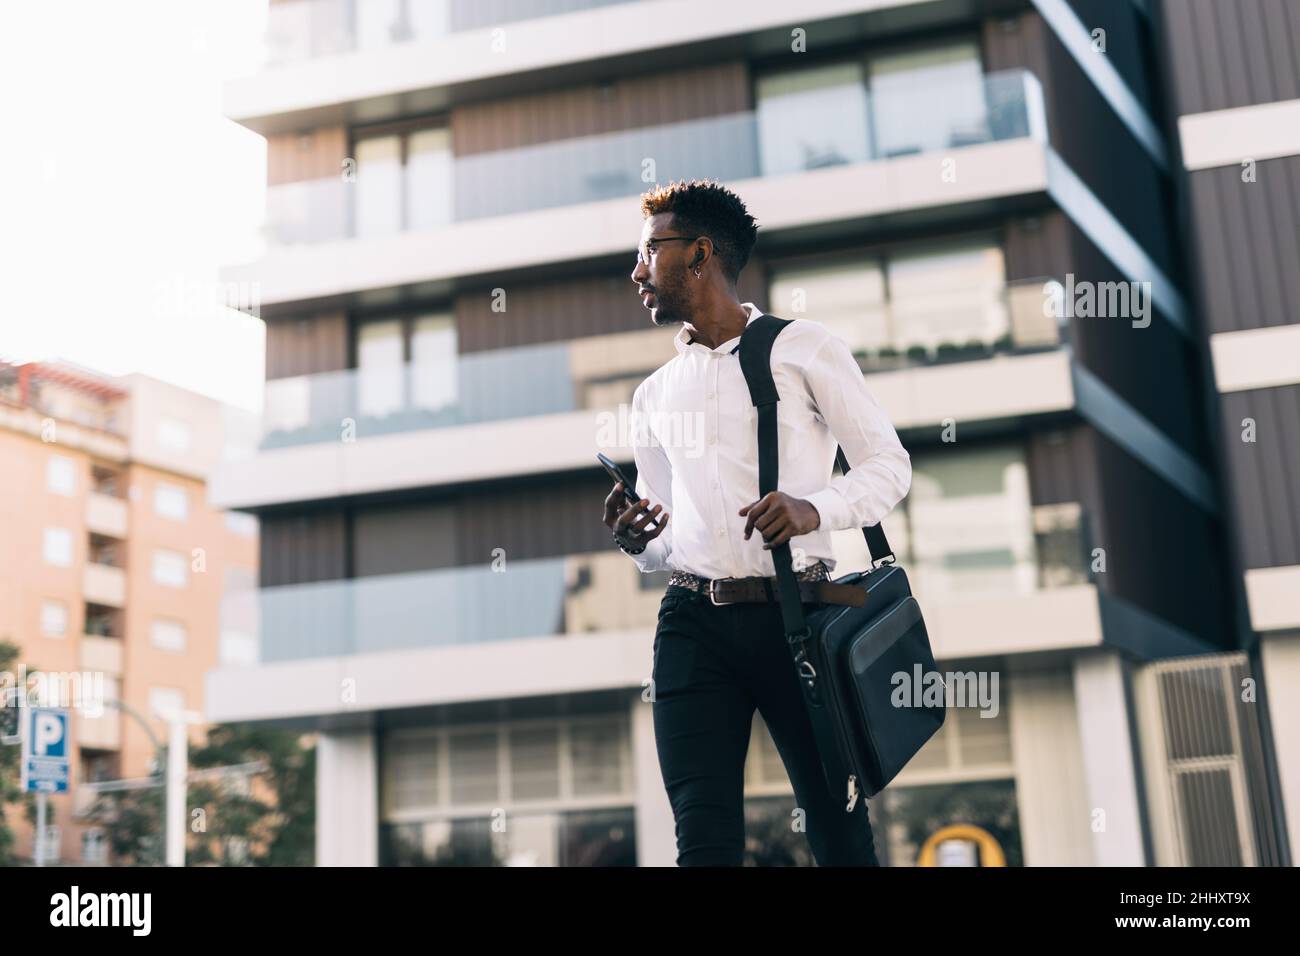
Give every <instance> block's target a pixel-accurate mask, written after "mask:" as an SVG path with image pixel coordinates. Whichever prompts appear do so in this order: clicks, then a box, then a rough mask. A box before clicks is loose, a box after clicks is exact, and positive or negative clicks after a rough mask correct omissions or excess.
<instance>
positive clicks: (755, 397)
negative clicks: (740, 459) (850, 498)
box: [739, 313, 894, 564]
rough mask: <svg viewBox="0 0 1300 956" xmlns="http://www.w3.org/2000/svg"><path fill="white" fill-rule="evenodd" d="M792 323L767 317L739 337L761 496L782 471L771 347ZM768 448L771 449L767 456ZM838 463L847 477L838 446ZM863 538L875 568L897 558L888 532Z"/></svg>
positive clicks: (869, 532) (867, 531)
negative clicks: (754, 413) (754, 420)
mask: <svg viewBox="0 0 1300 956" xmlns="http://www.w3.org/2000/svg"><path fill="white" fill-rule="evenodd" d="M792 321H793V319H779V318H777V317H776V316H774V315H768V314H766V313H764V314H763V315H761V316H759V317H758V318H757V319H755V320H754V321H753V322H751V323H749V325H748V326H746V328H745V331H744V332H743V333H741V336H740V345H739V349H740V371H741V372H742V374H744V376H745V384H746V385H747V386H749V400H750V401H751V402H752V403H753V405H754V407H755V408H757V409H758V493H759V495H760V496H762V495H765V494H767V493H768V492H769V491H776V485H777V480H778V477H779V476H778V470H779V467H780V459H779V457H778V453H779V452H778V449H777V428H776V403H777V402H778V401H780V396H779V395H778V394H777V391H776V382H775V381H774V380H773V379H772V344H773V343H774V342H775V341H776V337H777V336H778V335H780V334H781V330H782V329H784V328H785V327H786V326H787V325H789V324H790V323H791V322H792ZM765 406H766V407H770V409H771V412H772V414H771V416H770V419H771V420H770V422H769V424H768V425H767V426H766V427H765V426H764V424H763V423H764V416H763V408H764V407H765ZM765 436H767V437H766V438H765ZM765 446H770V447H768V448H767V451H766V452H765V450H764V449H765ZM768 457H770V458H771V461H770V462H769V466H768V469H767V471H768V472H770V475H769V477H770V484H769V483H767V482H765V481H764V473H765V470H764V467H763V463H764V460H765V458H768ZM835 461H836V462H837V463H838V464H839V466H840V471H842V472H844V473H845V474H848V471H849V461H848V458H846V457H845V455H844V449H843V448H840V447H839V446H836V448H835ZM862 536H863V537H864V538H866V539H867V551H869V552H870V554H871V562H872V564H878V563H879V562H881V561H883V560H884V559H885V558H893V557H894V552H893V549H891V548H890V547H889V539H888V538H886V537H885V530H884V528H882V527H881V526H880V525H879V524H873V525H871V527H869V528H863V529H862ZM774 557H775V555H774Z"/></svg>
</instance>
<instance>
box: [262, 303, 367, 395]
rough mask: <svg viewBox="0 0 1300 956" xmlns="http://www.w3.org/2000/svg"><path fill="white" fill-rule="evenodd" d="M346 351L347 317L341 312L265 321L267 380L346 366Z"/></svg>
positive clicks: (347, 345) (333, 369)
mask: <svg viewBox="0 0 1300 956" xmlns="http://www.w3.org/2000/svg"><path fill="white" fill-rule="evenodd" d="M348 354H349V343H348V319H347V315H346V314H344V313H342V312H327V313H322V314H318V315H313V316H308V317H304V318H298V317H294V318H284V319H268V320H267V323H266V378H267V380H268V381H269V380H271V379H276V378H287V377H289V376H291V375H311V374H313V373H315V372H332V371H335V370H336V369H343V368H347V367H348Z"/></svg>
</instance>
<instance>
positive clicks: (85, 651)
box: [81, 634, 123, 677]
mask: <svg viewBox="0 0 1300 956" xmlns="http://www.w3.org/2000/svg"><path fill="white" fill-rule="evenodd" d="M122 657H123V654H122V641H121V639H119V638H116V637H100V636H99V635H97V634H83V635H82V638H81V669H82V670H83V671H99V672H102V673H103V674H104V675H105V676H107V677H121V676H122Z"/></svg>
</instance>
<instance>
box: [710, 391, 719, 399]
mask: <svg viewBox="0 0 1300 956" xmlns="http://www.w3.org/2000/svg"><path fill="white" fill-rule="evenodd" d="M717 397H718V393H717V392H709V398H717Z"/></svg>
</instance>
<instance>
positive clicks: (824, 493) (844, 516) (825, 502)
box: [804, 488, 853, 531]
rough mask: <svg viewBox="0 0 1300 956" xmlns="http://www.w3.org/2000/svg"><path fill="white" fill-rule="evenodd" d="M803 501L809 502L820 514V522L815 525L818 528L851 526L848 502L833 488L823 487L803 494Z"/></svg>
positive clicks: (829, 529)
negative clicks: (808, 493) (809, 493)
mask: <svg viewBox="0 0 1300 956" xmlns="http://www.w3.org/2000/svg"><path fill="white" fill-rule="evenodd" d="M804 501H807V502H808V503H810V504H811V505H812V506H813V507H814V508H816V509H817V513H818V514H819V515H821V524H819V525H818V526H817V528H818V530H821V531H843V530H844V529H845V528H850V527H852V526H853V515H852V514H851V513H850V511H849V503H848V502H847V501H845V500H844V496H843V495H842V494H840V493H839V492H838V491H836V490H835V489H834V488H823V489H822V490H821V491H816V492H813V493H812V494H811V495H805V496H804Z"/></svg>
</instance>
